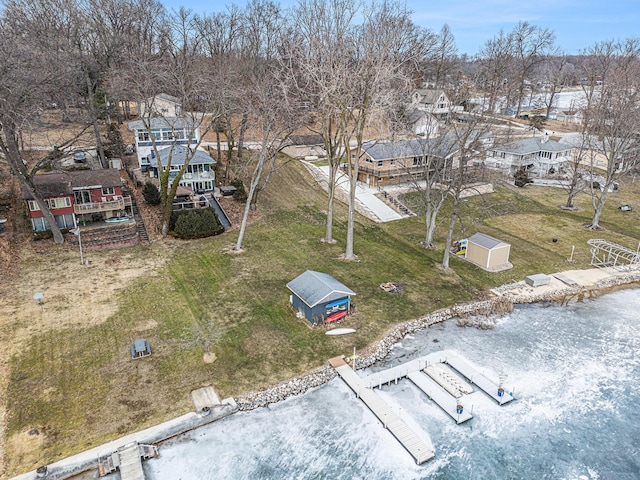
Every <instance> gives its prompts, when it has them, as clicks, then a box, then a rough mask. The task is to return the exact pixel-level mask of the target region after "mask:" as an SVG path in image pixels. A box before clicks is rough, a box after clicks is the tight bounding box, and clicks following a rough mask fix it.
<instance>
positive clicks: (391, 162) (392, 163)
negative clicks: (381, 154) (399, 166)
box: [389, 158, 396, 167]
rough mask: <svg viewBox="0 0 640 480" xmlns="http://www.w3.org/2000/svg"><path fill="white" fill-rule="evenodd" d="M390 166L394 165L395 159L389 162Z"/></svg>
mask: <svg viewBox="0 0 640 480" xmlns="http://www.w3.org/2000/svg"><path fill="white" fill-rule="evenodd" d="M389 163H390V164H391V166H392V167H393V166H394V165H395V164H396V159H395V158H392V159H391V161H390V162H389Z"/></svg>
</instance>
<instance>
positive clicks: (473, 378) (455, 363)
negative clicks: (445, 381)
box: [443, 352, 513, 405]
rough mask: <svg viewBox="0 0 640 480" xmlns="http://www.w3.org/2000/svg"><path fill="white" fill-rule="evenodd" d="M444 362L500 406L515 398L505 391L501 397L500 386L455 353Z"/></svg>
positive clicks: (449, 355)
mask: <svg viewBox="0 0 640 480" xmlns="http://www.w3.org/2000/svg"><path fill="white" fill-rule="evenodd" d="M443 362H444V363H446V364H447V365H450V366H451V367H453V368H454V369H455V370H457V371H458V372H459V373H460V374H462V375H463V376H465V377H466V378H467V379H468V380H469V381H470V382H471V383H473V384H474V385H477V386H478V388H479V389H480V390H482V391H483V392H484V393H486V394H487V395H489V396H490V397H491V398H493V399H494V400H495V401H496V402H498V404H500V405H504V404H505V403H509V402H510V401H511V400H513V396H512V395H511V394H510V393H508V392H506V391H503V392H502V395H500V394H499V392H498V388H499V387H500V386H499V385H497V384H496V383H495V382H493V381H491V380H489V379H488V378H487V377H485V376H484V375H483V374H482V373H480V372H479V371H478V370H476V369H475V368H473V367H472V366H471V365H469V364H468V363H467V362H465V361H464V360H463V359H462V358H460V357H459V356H457V355H456V354H455V353H452V352H447V357H446V358H445V359H444V360H443Z"/></svg>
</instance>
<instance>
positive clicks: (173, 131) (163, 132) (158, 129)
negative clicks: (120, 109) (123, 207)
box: [128, 117, 200, 171]
mask: <svg viewBox="0 0 640 480" xmlns="http://www.w3.org/2000/svg"><path fill="white" fill-rule="evenodd" d="M128 128H129V130H131V131H133V132H134V135H135V141H136V154H137V156H138V165H139V166H140V168H141V169H142V171H147V170H148V169H149V168H150V166H151V157H152V153H153V145H154V143H155V145H156V147H157V148H158V150H161V149H163V148H167V147H171V146H172V145H191V146H194V145H197V144H198V141H199V140H200V133H199V129H198V127H197V125H195V124H194V123H193V121H192V120H190V119H188V118H176V117H152V118H147V119H144V120H136V121H135V122H129V125H128Z"/></svg>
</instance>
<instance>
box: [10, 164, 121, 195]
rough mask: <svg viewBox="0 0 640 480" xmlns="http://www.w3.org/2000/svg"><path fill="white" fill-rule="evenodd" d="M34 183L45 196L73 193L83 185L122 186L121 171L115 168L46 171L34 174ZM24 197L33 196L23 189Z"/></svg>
mask: <svg viewBox="0 0 640 480" xmlns="http://www.w3.org/2000/svg"><path fill="white" fill-rule="evenodd" d="M33 184H34V185H35V186H36V188H37V189H38V191H39V192H40V193H41V194H42V196H43V197H44V198H51V197H61V196H64V195H71V194H72V193H73V189H74V188H81V187H91V186H100V187H119V186H122V180H121V179H120V171H119V170H117V169H115V168H109V169H104V170H103V169H101V170H76V171H73V172H62V171H60V172H45V173H40V174H38V175H34V177H33ZM22 199H23V200H32V199H33V197H32V196H31V194H30V193H29V192H28V191H27V190H26V189H25V188H23V189H22Z"/></svg>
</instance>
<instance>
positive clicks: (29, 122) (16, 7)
mask: <svg viewBox="0 0 640 480" xmlns="http://www.w3.org/2000/svg"><path fill="white" fill-rule="evenodd" d="M61 2H63V4H58V5H57V6H56V8H50V9H49V10H46V9H45V8H44V5H43V4H42V3H40V2H37V1H36V2H27V3H25V2H22V1H11V2H6V3H5V9H4V11H3V12H2V16H1V17H0V36H1V38H0V56H1V57H2V58H3V67H2V68H1V69H0V128H1V133H0V151H1V152H2V154H3V156H4V158H5V160H6V161H7V163H8V164H9V166H10V168H11V172H12V173H13V174H14V175H15V176H16V177H17V178H18V179H19V180H20V183H21V185H22V186H23V187H24V188H25V189H26V190H27V192H29V195H30V196H32V197H33V198H34V200H35V201H36V202H37V204H38V207H39V209H40V210H41V212H42V214H43V216H44V218H45V220H46V222H47V224H48V225H49V228H50V229H51V231H52V233H53V238H54V241H55V243H63V242H64V237H63V235H62V232H61V231H60V228H59V227H58V225H57V223H56V221H55V218H54V216H53V214H52V213H51V210H50V208H49V205H48V204H47V202H46V201H45V199H46V198H45V195H44V193H43V192H40V191H39V189H38V187H37V186H36V185H35V184H34V181H33V178H34V176H35V175H36V174H37V173H38V172H39V171H40V170H41V169H43V168H44V167H48V168H55V167H56V165H55V160H57V159H58V158H59V153H60V151H56V150H55V149H54V151H52V152H49V153H46V154H44V155H41V154H36V155H35V158H33V157H34V156H33V155H29V154H28V152H27V151H26V150H27V149H29V148H30V146H29V145H25V142H24V137H25V135H24V134H25V133H29V132H31V131H33V130H36V129H37V128H39V124H40V119H41V116H42V114H43V113H45V112H46V111H47V109H48V108H50V107H51V106H52V105H53V104H55V103H57V104H60V105H63V104H65V103H68V102H74V101H75V100H76V90H75V82H74V79H75V78H76V75H77V74H78V73H79V72H78V70H76V69H75V68H74V67H75V63H74V61H73V57H72V55H71V48H70V44H69V40H68V38H69V37H68V36H69V35H72V34H73V31H74V29H75V26H74V20H75V19H74V17H73V15H71V14H70V10H71V8H72V5H68V4H67V3H66V2H64V0H61ZM63 7H64V8H63ZM83 132H84V129H83V128H79V129H78V132H76V135H75V136H74V135H73V134H72V135H69V137H68V138H67V139H65V140H62V142H61V143H60V144H59V145H58V147H59V148H60V149H63V148H65V147H66V146H67V145H69V144H70V143H71V142H73V141H74V140H75V139H76V138H77V136H78V135H80V134H81V133H83Z"/></svg>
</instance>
